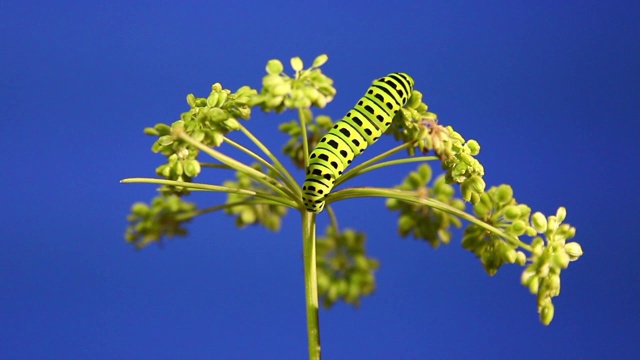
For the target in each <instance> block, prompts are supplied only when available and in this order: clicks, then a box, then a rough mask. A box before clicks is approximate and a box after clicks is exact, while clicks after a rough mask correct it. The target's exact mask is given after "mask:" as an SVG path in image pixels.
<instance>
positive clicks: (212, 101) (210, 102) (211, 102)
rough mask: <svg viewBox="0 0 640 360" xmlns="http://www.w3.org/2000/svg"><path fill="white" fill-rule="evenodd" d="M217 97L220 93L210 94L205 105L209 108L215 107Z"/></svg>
mask: <svg viewBox="0 0 640 360" xmlns="http://www.w3.org/2000/svg"><path fill="white" fill-rule="evenodd" d="M218 97H220V93H217V92H212V93H211V94H209V97H208V98H207V105H209V106H211V107H214V106H217V105H218Z"/></svg>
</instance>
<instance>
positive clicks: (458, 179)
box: [123, 55, 582, 324]
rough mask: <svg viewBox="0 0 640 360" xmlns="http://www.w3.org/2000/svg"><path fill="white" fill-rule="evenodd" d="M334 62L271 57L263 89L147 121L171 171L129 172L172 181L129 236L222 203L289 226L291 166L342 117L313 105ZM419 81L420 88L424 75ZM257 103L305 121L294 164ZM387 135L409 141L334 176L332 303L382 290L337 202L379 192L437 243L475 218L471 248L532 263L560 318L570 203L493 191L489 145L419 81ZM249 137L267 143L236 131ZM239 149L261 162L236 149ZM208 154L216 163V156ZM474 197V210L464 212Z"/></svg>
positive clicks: (527, 282)
mask: <svg viewBox="0 0 640 360" xmlns="http://www.w3.org/2000/svg"><path fill="white" fill-rule="evenodd" d="M327 59H328V57H327V56H326V55H321V56H318V57H317V58H316V59H315V60H314V61H313V64H312V65H311V67H309V68H307V69H305V68H304V64H303V62H302V60H301V59H300V58H297V57H296V58H293V59H291V62H290V63H291V67H292V68H293V75H291V76H290V75H287V74H286V73H285V72H284V65H283V64H282V62H280V61H279V60H270V61H269V62H268V63H267V66H266V72H267V74H266V75H265V76H264V77H263V79H262V88H261V89H260V90H257V89H253V88H251V87H249V86H242V87H240V88H238V89H237V90H236V91H232V90H229V89H226V88H223V86H222V85H221V84H219V83H215V84H213V86H212V87H211V92H210V93H209V95H207V96H206V97H196V96H195V95H193V94H189V95H188V96H187V105H188V107H189V108H188V110H187V111H185V112H183V113H182V114H181V115H180V117H179V119H178V120H176V121H174V122H173V123H171V124H164V123H159V124H156V125H155V126H153V127H149V128H146V129H145V130H144V132H145V133H146V134H148V135H150V136H153V137H154V138H155V141H154V143H153V145H152V147H151V150H152V151H153V152H155V153H159V154H161V155H163V156H164V158H165V161H164V162H163V163H162V164H160V165H159V166H158V167H157V168H156V171H155V172H156V175H158V176H159V177H160V178H155V179H142V178H133V179H125V180H123V181H124V182H146V183H154V184H159V185H161V186H160V188H159V195H158V196H157V197H156V198H155V199H153V200H151V202H150V203H149V204H145V203H135V204H134V205H133V206H132V208H131V214H130V215H129V216H128V222H129V226H128V227H127V230H126V234H125V238H126V240H127V241H128V242H129V243H131V244H133V245H134V246H135V247H136V248H143V247H145V246H147V245H149V244H151V243H160V242H161V241H162V239H164V238H173V237H175V236H185V235H186V234H187V229H186V227H185V225H186V223H187V222H189V221H191V220H192V219H194V218H195V217H198V216H201V215H204V214H206V213H212V212H216V211H219V210H220V211H223V212H225V213H226V214H228V215H229V216H232V217H233V218H234V219H235V224H236V225H237V226H238V227H244V226H251V225H256V226H264V227H265V228H266V229H268V230H271V231H278V230H279V229H280V227H281V226H282V224H283V218H284V216H286V214H287V209H293V210H297V211H299V212H301V213H303V214H304V213H305V212H306V210H305V207H304V205H303V203H302V200H301V197H302V192H301V188H300V185H299V184H297V182H296V181H295V180H294V177H293V176H292V175H291V172H290V170H293V169H297V170H304V169H305V168H306V167H307V165H308V157H309V153H310V151H311V150H312V149H313V148H314V147H315V146H316V144H317V143H318V142H319V141H320V139H321V138H322V137H323V135H324V134H325V133H326V132H327V131H328V130H329V129H331V127H332V126H333V124H334V121H333V120H332V119H331V117H329V116H327V115H325V114H321V115H315V116H314V114H313V113H312V108H317V109H324V108H325V106H326V105H327V104H328V103H329V102H331V100H332V99H333V98H334V96H335V95H336V89H335V88H334V87H333V80H332V79H331V78H329V77H327V76H326V75H325V74H324V73H323V72H322V70H321V66H322V65H323V64H324V63H325V62H326V61H327ZM416 86H417V87H418V88H419V82H417V85H416ZM256 108H257V109H259V110H261V111H262V112H274V113H282V112H285V111H287V110H293V111H295V112H296V113H297V119H295V120H292V121H289V118H287V119H284V121H282V122H281V123H280V125H279V131H280V132H282V133H283V134H286V135H287V136H288V137H289V139H288V140H287V141H286V143H285V144H284V146H283V153H284V155H285V156H286V157H288V158H289V160H290V161H289V163H290V164H291V166H290V167H287V166H284V165H283V162H281V161H280V159H279V157H278V156H276V155H275V153H274V152H272V151H271V150H270V149H268V148H267V147H266V146H265V145H264V144H263V143H262V142H261V141H260V140H259V139H258V138H257V137H255V136H254V135H253V134H252V133H251V132H250V131H249V129H248V128H247V127H246V126H245V124H246V122H245V121H246V120H248V119H250V118H255V117H257V118H258V119H257V120H254V121H259V116H255V114H254V110H255V109H256ZM386 134H387V135H392V136H393V137H394V138H395V139H396V140H398V142H399V145H398V146H396V147H395V148H392V149H388V150H387V151H384V149H380V150H379V155H377V156H374V157H372V158H370V159H368V160H365V161H362V162H361V163H360V164H358V165H355V166H352V167H350V168H349V169H348V171H346V172H345V173H344V174H342V176H340V177H339V178H338V179H336V181H335V186H336V187H337V186H340V185H342V187H341V189H339V190H336V191H332V192H331V193H330V194H329V195H328V196H326V204H327V207H326V209H327V210H326V213H328V215H329V217H330V220H331V224H330V225H329V226H328V227H327V230H326V233H325V234H324V235H322V236H319V237H318V241H317V246H316V247H317V262H316V266H317V289H318V295H319V297H320V299H321V300H322V303H323V304H324V305H325V306H326V307H330V306H332V305H334V304H335V303H336V302H339V301H344V302H346V303H349V304H353V305H356V306H357V305H359V304H360V303H361V299H362V297H364V296H367V295H369V294H371V293H372V292H373V291H374V290H375V288H376V283H375V271H376V270H377V269H378V268H379V266H380V263H379V262H378V261H377V260H376V259H374V258H372V257H370V256H368V255H367V252H366V246H365V244H366V235H365V233H364V232H363V231H357V230H354V229H345V230H341V229H339V227H338V221H337V219H338V216H337V214H336V213H335V211H334V210H333V208H332V206H331V204H332V203H335V202H338V201H342V200H345V199H352V198H357V197H365V196H377V197H384V198H386V199H387V201H386V205H387V208H388V209H389V210H390V211H393V212H397V213H398V222H397V223H398V232H399V234H400V236H401V237H408V236H411V237H413V238H415V239H418V240H421V241H425V242H427V243H428V244H429V245H430V246H432V247H438V246H439V245H442V244H445V245H446V244H449V243H450V242H451V240H452V238H453V235H452V227H454V228H462V227H463V226H465V227H464V229H463V230H462V234H463V235H462V246H463V247H464V248H465V249H467V250H469V251H470V252H472V253H473V254H475V256H476V257H477V258H478V259H479V260H480V263H481V264H482V266H483V267H484V269H485V270H486V272H487V273H489V274H490V275H493V274H495V273H496V272H497V271H498V270H499V268H500V267H501V266H502V265H503V264H515V265H520V266H522V267H523V273H522V278H521V282H522V284H523V285H524V286H526V287H527V288H528V289H529V291H531V293H533V294H535V295H536V297H537V307H538V313H539V314H540V319H541V321H542V322H543V323H544V324H549V323H550V322H551V320H552V319H553V315H554V306H553V303H552V298H553V297H555V296H558V295H559V293H560V274H561V271H562V270H564V269H566V268H567V267H568V265H569V263H570V262H571V261H575V260H577V259H578V258H579V257H580V256H581V255H582V248H581V246H580V245H579V244H578V243H577V242H569V241H568V240H570V239H572V238H573V237H574V236H575V233H576V230H575V228H574V227H572V226H571V225H569V224H566V223H563V222H564V220H565V218H566V215H567V212H566V210H565V208H564V207H560V208H559V209H558V211H557V212H556V214H554V215H549V216H546V215H544V214H542V213H540V212H534V213H532V210H531V208H530V207H529V206H527V205H525V204H523V203H518V202H517V201H516V200H515V198H514V196H513V190H512V189H511V187H510V186H509V185H499V186H494V187H491V188H489V189H488V190H486V189H485V187H486V186H485V182H484V180H483V176H484V171H485V170H484V167H483V166H482V164H480V162H479V161H478V159H477V158H476V156H477V155H478V154H479V152H480V145H479V143H478V142H477V141H475V140H473V139H469V140H465V138H464V137H463V136H462V135H461V134H459V133H458V132H456V131H455V130H454V128H453V127H452V126H451V125H446V126H445V125H441V124H440V123H439V121H438V117H437V115H436V114H435V113H433V112H430V111H429V108H428V106H427V104H426V103H424V102H423V94H422V93H421V92H420V91H419V90H413V91H412V93H411V95H410V98H409V101H408V102H407V104H406V105H405V106H404V107H403V108H402V109H401V110H400V111H398V112H397V113H396V114H395V117H394V118H393V122H392V124H391V126H390V128H389V129H388V130H387V131H386ZM232 135H234V136H232ZM238 137H239V138H244V140H245V142H248V143H249V144H251V146H252V147H253V148H254V149H257V150H252V149H250V148H249V147H247V146H245V145H243V144H242V143H241V142H237V141H236V140H234V139H235V138H238ZM223 145H225V146H223ZM229 147H230V148H231V149H232V150H234V151H237V152H239V153H240V154H242V155H243V158H246V157H249V158H251V159H253V162H252V163H245V162H243V161H239V160H237V159H236V158H234V157H231V156H229V155H227V153H228V152H229V151H228V150H230V149H229ZM372 147H376V145H375V144H374V145H372ZM223 148H225V152H224V153H223V152H222V150H221V149H223ZM202 153H205V154H206V155H208V157H209V158H212V159H213V160H214V162H206V161H205V160H204V159H202V156H201V155H202ZM403 153H406V156H405V157H402V155H401V154H403ZM406 163H417V169H416V170H415V171H412V172H410V173H409V174H408V175H407V176H406V177H405V178H404V180H403V181H402V183H400V184H399V185H398V186H396V187H395V188H375V187H367V188H348V187H345V185H344V184H346V183H348V181H349V180H350V179H352V178H354V177H357V176H359V175H361V174H364V173H366V172H369V171H374V170H377V171H381V169H383V168H388V167H392V166H395V165H398V164H406ZM429 163H436V164H438V165H437V167H439V168H441V169H442V173H441V174H439V175H438V176H434V175H433V168H432V166H431V165H429ZM210 171H211V172H213V171H218V172H225V171H226V172H230V173H231V174H233V175H234V177H235V179H233V180H227V181H226V182H220V183H219V184H205V183H198V182H195V181H194V179H195V178H196V177H198V176H199V175H201V174H202V173H204V172H210ZM208 178H211V177H208ZM457 190H458V191H457ZM193 191H200V192H201V191H210V192H224V193H226V194H227V198H226V201H225V202H221V203H218V204H213V205H208V204H207V205H205V206H197V205H196V204H194V203H192V202H188V201H186V200H185V198H186V197H188V196H189V195H190V194H191V193H192V192H193ZM458 194H459V195H458ZM468 203H470V204H471V205H472V211H471V212H466V211H465V208H466V204H468ZM313 221H315V217H313ZM314 228H315V227H314ZM304 240H305V241H306V240H308V239H304Z"/></svg>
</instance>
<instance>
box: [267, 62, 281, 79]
mask: <svg viewBox="0 0 640 360" xmlns="http://www.w3.org/2000/svg"><path fill="white" fill-rule="evenodd" d="M266 70H267V73H269V74H271V75H279V74H280V73H282V71H283V70H284V66H282V63H281V62H280V60H278V59H272V60H269V61H268V62H267V68H266Z"/></svg>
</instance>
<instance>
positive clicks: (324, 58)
mask: <svg viewBox="0 0 640 360" xmlns="http://www.w3.org/2000/svg"><path fill="white" fill-rule="evenodd" d="M327 60H329V56H327V54H321V55H318V57H316V58H315V59H314V60H313V65H312V67H314V68H317V67H320V66H322V65H324V63H326V62H327Z"/></svg>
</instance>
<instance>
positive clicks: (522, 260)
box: [516, 251, 527, 266]
mask: <svg viewBox="0 0 640 360" xmlns="http://www.w3.org/2000/svg"><path fill="white" fill-rule="evenodd" d="M526 263H527V255H525V253H523V252H522V251H517V252H516V264H518V265H521V266H522V265H524V264H526Z"/></svg>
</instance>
